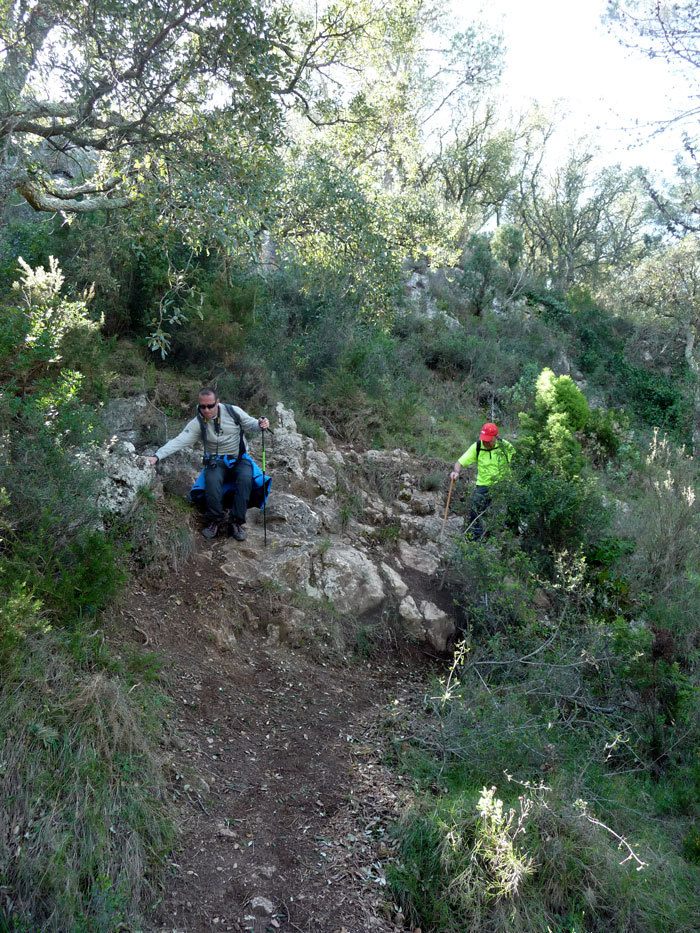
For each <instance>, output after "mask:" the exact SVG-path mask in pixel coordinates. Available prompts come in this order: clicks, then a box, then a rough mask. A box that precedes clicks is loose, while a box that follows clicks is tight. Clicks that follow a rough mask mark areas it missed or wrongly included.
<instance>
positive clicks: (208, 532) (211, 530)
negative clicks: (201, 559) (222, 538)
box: [202, 522, 219, 538]
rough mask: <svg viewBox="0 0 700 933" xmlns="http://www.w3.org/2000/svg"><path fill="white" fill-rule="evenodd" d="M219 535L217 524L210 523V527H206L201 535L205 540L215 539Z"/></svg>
mask: <svg viewBox="0 0 700 933" xmlns="http://www.w3.org/2000/svg"><path fill="white" fill-rule="evenodd" d="M218 533H219V523H218V522H212V523H211V525H207V527H206V528H203V529H202V534H203V535H204V537H205V538H215V537H216V536H217V534H218Z"/></svg>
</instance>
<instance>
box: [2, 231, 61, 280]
mask: <svg viewBox="0 0 700 933" xmlns="http://www.w3.org/2000/svg"><path fill="white" fill-rule="evenodd" d="M55 227H56V224H55V220H54V218H53V217H50V216H47V217H45V218H44V219H43V221H41V222H38V221H36V220H33V221H27V220H26V219H25V218H23V219H21V220H18V219H15V220H10V221H9V222H8V223H6V224H5V225H4V226H3V230H2V239H0V285H2V286H3V287H4V288H9V287H10V286H11V285H12V283H13V282H14V281H15V280H16V278H17V261H18V258H19V257H21V258H22V259H23V260H24V261H25V262H26V263H27V265H29V266H32V267H35V266H46V265H47V264H48V261H49V255H50V253H51V252H53V251H54V249H55V246H54V243H53V240H54V233H55Z"/></svg>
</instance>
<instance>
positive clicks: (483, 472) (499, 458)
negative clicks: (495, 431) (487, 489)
mask: <svg viewBox="0 0 700 933" xmlns="http://www.w3.org/2000/svg"><path fill="white" fill-rule="evenodd" d="M514 453H515V447H513V445H512V444H511V443H510V441H501V440H498V441H496V446H495V447H494V448H493V450H485V449H484V447H483V445H482V447H481V450H480V451H479V457H478V459H477V456H476V443H474V444H472V446H471V447H470V448H469V450H466V451H465V452H464V453H463V454H462V456H461V457H460V458H459V460H458V461H457V463H459V464H460V466H463V467H465V466H471V464H472V463H476V465H477V467H476V485H477V486H492V485H493V484H494V483H497V482H498V481H499V479H503V477H504V476H505V475H506V473H507V472H508V465H509V463H510V461H511V458H512V457H513V454H514Z"/></svg>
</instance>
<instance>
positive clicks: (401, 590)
mask: <svg viewBox="0 0 700 933" xmlns="http://www.w3.org/2000/svg"><path fill="white" fill-rule="evenodd" d="M380 567H381V570H382V573H383V574H384V576H385V577H386V578H387V581H388V583H389V586H390V587H391V591H392V592H393V594H394V596H397V597H398V598H399V599H403V597H404V596H405V595H406V594H407V593H408V587H407V586H406V584H405V583H404V582H403V580H402V579H401V577H400V576H399V574H398V573H397V572H396V571H395V570H394V569H393V568H392V567H390V566H389V565H388V564H384V563H382V564H380Z"/></svg>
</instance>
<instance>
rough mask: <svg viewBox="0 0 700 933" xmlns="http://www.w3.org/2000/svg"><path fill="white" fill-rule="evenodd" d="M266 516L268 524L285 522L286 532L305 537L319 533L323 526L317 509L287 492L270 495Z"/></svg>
mask: <svg viewBox="0 0 700 933" xmlns="http://www.w3.org/2000/svg"><path fill="white" fill-rule="evenodd" d="M249 514H250V513H249ZM265 517H266V520H267V523H268V524H271V523H274V524H276V523H278V522H283V523H284V524H285V533H286V532H287V531H289V532H291V533H292V534H296V535H302V536H304V537H306V536H308V535H316V534H318V532H319V530H320V528H321V519H320V517H319V516H318V515H317V514H316V513H315V511H314V510H313V509H312V508H311V507H310V506H309V505H308V504H307V503H306V502H304V500H303V499H300V498H299V497H298V496H292V495H290V494H289V493H286V492H275V493H274V494H271V495H270V498H269V499H268V500H267V504H266V506H265ZM258 521H260V518H259V517H258Z"/></svg>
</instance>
